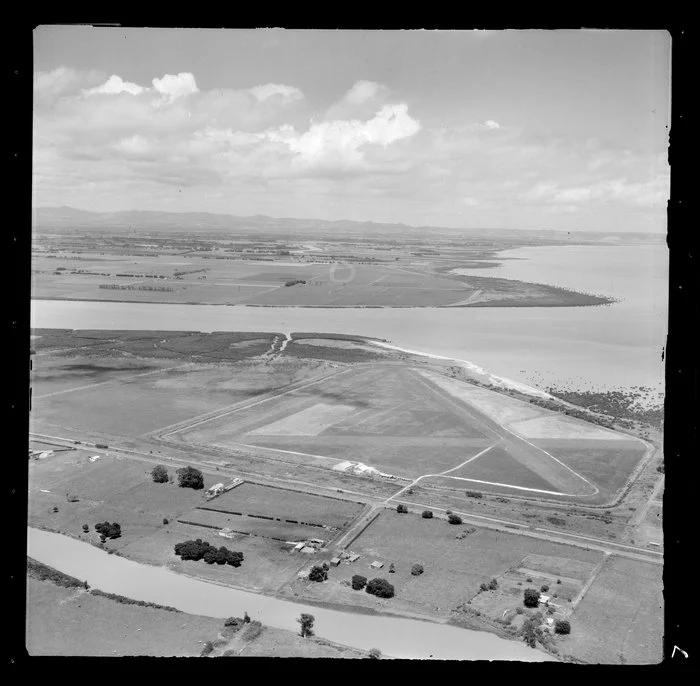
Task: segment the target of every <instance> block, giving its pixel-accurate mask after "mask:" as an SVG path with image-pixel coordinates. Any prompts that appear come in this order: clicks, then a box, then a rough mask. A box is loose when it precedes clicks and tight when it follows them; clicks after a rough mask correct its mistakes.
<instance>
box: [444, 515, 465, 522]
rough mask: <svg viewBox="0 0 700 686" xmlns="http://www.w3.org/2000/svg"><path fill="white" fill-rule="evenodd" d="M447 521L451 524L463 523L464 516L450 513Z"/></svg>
mask: <svg viewBox="0 0 700 686" xmlns="http://www.w3.org/2000/svg"><path fill="white" fill-rule="evenodd" d="M447 521H448V522H449V523H450V524H461V523H462V518H461V517H460V516H459V515H456V514H450V515H448V517H447Z"/></svg>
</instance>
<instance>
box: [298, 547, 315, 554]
mask: <svg viewBox="0 0 700 686" xmlns="http://www.w3.org/2000/svg"><path fill="white" fill-rule="evenodd" d="M299 552H301V553H306V554H307V555H313V553H315V552H316V548H311V547H310V546H308V545H306V546H304V547H303V548H302V549H301V550H300V551H299Z"/></svg>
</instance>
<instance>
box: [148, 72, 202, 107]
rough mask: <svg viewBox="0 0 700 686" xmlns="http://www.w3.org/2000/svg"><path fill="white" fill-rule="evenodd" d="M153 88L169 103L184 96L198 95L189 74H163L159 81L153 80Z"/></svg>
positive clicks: (192, 78)
mask: <svg viewBox="0 0 700 686" xmlns="http://www.w3.org/2000/svg"><path fill="white" fill-rule="evenodd" d="M153 87H154V88H155V90H157V91H158V92H159V93H161V94H162V95H163V96H165V97H166V98H168V99H169V100H171V101H172V100H174V99H175V98H180V97H182V96H184V95H191V94H192V93H199V89H198V88H197V84H196V83H195V80H194V76H193V75H192V74H190V73H189V72H180V73H179V74H176V75H173V74H165V75H164V76H163V77H162V78H160V79H159V78H155V79H153Z"/></svg>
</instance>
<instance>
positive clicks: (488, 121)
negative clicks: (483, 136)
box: [482, 119, 501, 129]
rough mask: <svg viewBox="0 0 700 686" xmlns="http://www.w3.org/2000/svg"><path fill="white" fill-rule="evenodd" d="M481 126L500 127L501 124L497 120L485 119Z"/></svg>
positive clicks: (488, 127)
mask: <svg viewBox="0 0 700 686" xmlns="http://www.w3.org/2000/svg"><path fill="white" fill-rule="evenodd" d="M482 126H484V127H485V128H487V129H500V128H501V125H500V124H499V123H498V122H497V121H493V119H488V120H487V121H485V122H484V123H483V124H482Z"/></svg>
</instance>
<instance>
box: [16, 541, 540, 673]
mask: <svg viewBox="0 0 700 686" xmlns="http://www.w3.org/2000/svg"><path fill="white" fill-rule="evenodd" d="M27 533H28V542H27V554H28V555H29V556H31V557H33V558H34V559H35V560H38V561H39V562H43V563H44V564H47V565H49V566H51V567H53V568H54V569H58V570H60V571H62V572H64V573H65V574H69V575H71V576H74V577H76V578H78V579H80V580H81V581H82V580H86V581H87V582H88V583H89V584H90V586H92V587H94V588H99V589H100V590H102V591H105V592H108V593H117V594H119V595H123V596H126V597H129V598H134V599H135V600H144V601H148V602H153V603H158V604H160V605H169V606H171V607H176V608H178V609H179V610H182V611H183V612H187V613H190V614H198V615H204V616H207V617H220V618H222V619H223V618H226V617H230V616H232V615H235V616H243V613H244V612H246V611H247V612H248V614H249V615H250V616H251V618H252V619H257V620H259V621H261V622H262V623H263V624H264V625H267V626H272V627H275V628H278V629H287V630H289V631H298V629H299V625H298V623H297V622H296V618H297V617H299V615H300V614H301V613H302V612H308V613H310V614H312V615H313V616H314V617H315V619H316V622H315V625H314V631H315V632H316V634H317V635H318V636H320V637H323V638H326V639H328V640H330V641H335V642H336V643H342V644H343V645H347V646H351V647H353V648H359V649H360V650H369V649H370V648H378V649H379V650H381V651H382V653H383V654H384V655H387V656H391V657H396V658H407V659H430V658H433V659H436V660H519V661H528V662H542V661H553V660H554V658H552V657H550V656H549V655H547V654H546V653H543V652H541V651H540V650H533V649H531V648H529V647H527V646H526V645H525V644H524V643H519V642H516V641H508V640H505V639H502V638H499V637H498V636H495V635H494V634H490V633H487V632H483V631H470V630H467V629H460V628H458V627H453V626H449V625H446V624H436V623H433V622H425V621H420V620H412V619H398V618H394V617H382V616H376V615H364V614H359V613H353V612H341V611H337V610H327V609H324V608H318V607H314V606H312V605H305V604H302V603H293V602H290V601H285V600H279V599H277V598H270V597H267V596H263V595H258V594H256V593H249V592H246V591H241V590H238V589H234V588H229V587H227V586H221V585H219V584H214V583H211V582H207V581H203V580H199V579H194V578H191V577H188V576H183V575H180V574H176V573H175V572H173V571H171V570H169V569H166V568H165V567H152V566H149V565H142V564H140V563H138V562H133V561H132V560H127V559H125V558H122V557H119V556H117V555H109V554H108V553H106V552H105V551H103V550H99V549H98V548H96V547H94V546H92V545H90V544H88V543H85V542H83V541H78V540H76V539H73V538H70V537H67V536H63V535H61V534H56V533H51V532H48V531H42V530H40V529H34V528H31V527H28V529H27Z"/></svg>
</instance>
